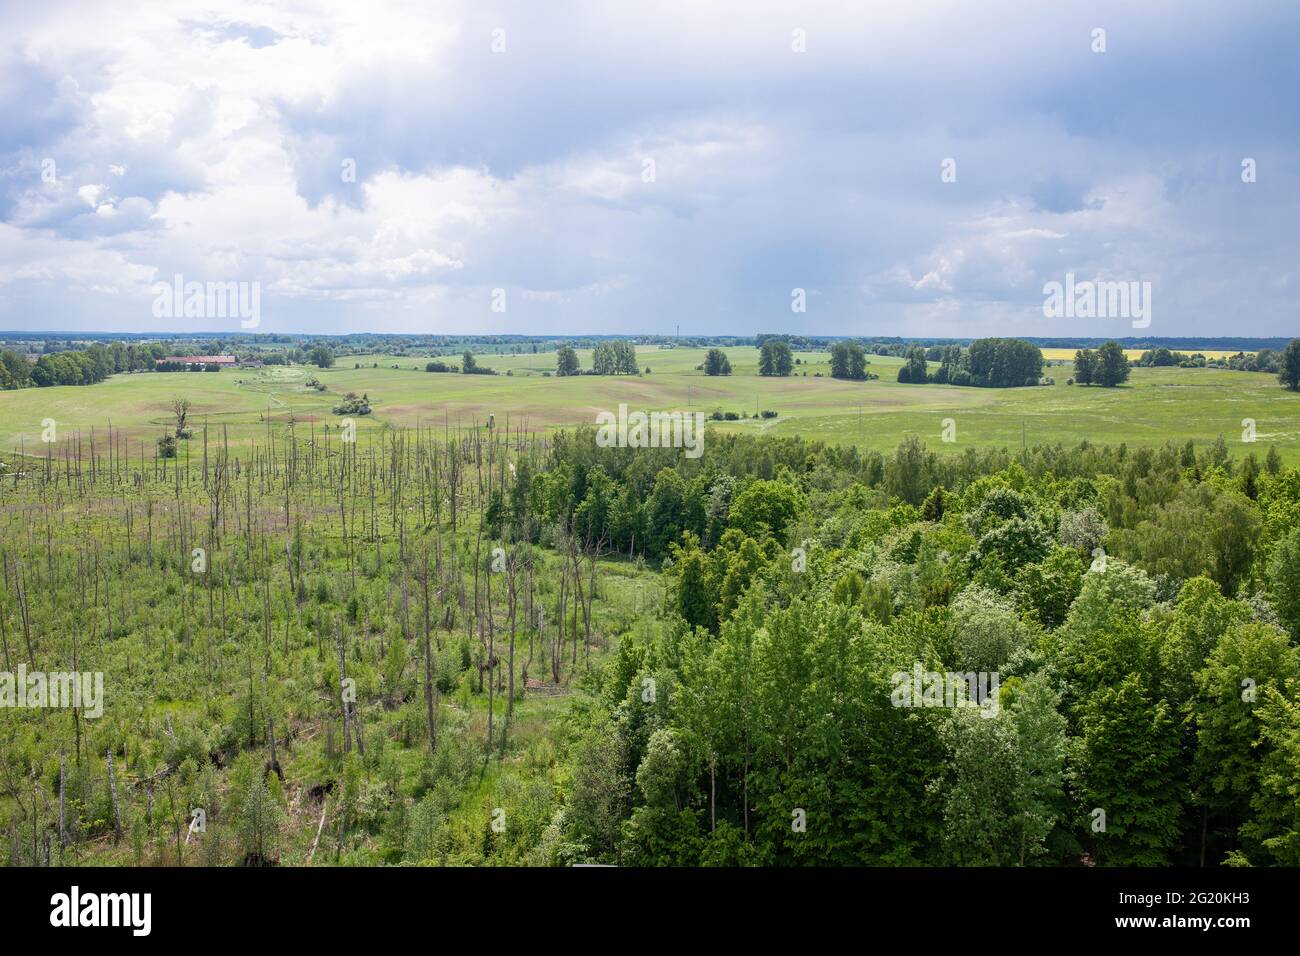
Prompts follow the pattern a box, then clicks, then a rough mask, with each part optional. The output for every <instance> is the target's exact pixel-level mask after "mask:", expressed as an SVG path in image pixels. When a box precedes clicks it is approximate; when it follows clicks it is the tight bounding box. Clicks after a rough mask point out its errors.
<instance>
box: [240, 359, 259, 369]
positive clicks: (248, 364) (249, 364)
mask: <svg viewBox="0 0 1300 956" xmlns="http://www.w3.org/2000/svg"><path fill="white" fill-rule="evenodd" d="M239 367H240V368H261V367H262V360H261V359H244V361H242V362H240V363H239Z"/></svg>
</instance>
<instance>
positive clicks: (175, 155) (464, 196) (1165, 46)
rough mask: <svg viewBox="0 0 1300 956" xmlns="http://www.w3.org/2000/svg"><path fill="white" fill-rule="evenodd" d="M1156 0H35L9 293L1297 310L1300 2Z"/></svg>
mask: <svg viewBox="0 0 1300 956" xmlns="http://www.w3.org/2000/svg"><path fill="white" fill-rule="evenodd" d="M1131 6H1132V5H1131V4H1120V3H1104V4H1101V5H1100V6H1099V5H1097V4H1088V5H1084V4H1082V3H1063V4H1051V5H1044V4H1041V3H1037V2H1030V0H1014V2H1012V0H1008V2H1004V3H1000V4H993V5H986V4H979V5H975V4H969V3H958V2H955V0H954V2H931V3H921V4H899V5H881V6H879V7H877V6H876V5H874V4H873V5H866V4H862V5H858V4H825V5H821V6H817V7H815V8H813V9H810V10H805V9H800V8H799V7H797V6H792V5H789V4H784V3H777V2H750V3H745V4H740V3H723V4H698V3H691V2H687V0H674V2H671V3H667V4H660V5H654V6H653V7H646V6H644V5H642V6H640V7H636V6H627V5H622V4H606V5H593V4H584V3H578V2H557V3H548V4H545V5H535V4H524V3H508V4H507V3H500V4H493V3H490V2H489V3H486V4H485V3H481V2H470V0H465V2H460V3H449V4H439V5H430V4H427V3H423V2H415V0H412V2H371V3H367V4H357V3H353V2H345V0H332V2H323V3H322V2H311V3H308V2H269V0H268V2H255V0H219V2H217V3H215V4H214V3H213V2H212V0H179V2H174V3H168V4H159V3H156V2H145V0H137V2H127V3H123V4H112V5H106V4H102V3H94V2H60V0H53V2H49V3H45V4H40V5H25V6H23V7H21V8H18V7H14V6H12V5H11V6H10V7H6V8H5V11H4V12H3V13H0V27H3V29H0V37H3V38H4V39H0V49H3V56H2V57H0V64H4V65H0V109H3V111H4V113H5V115H6V120H7V124H6V126H7V128H6V129H5V130H4V131H0V327H3V328H14V329H36V328H62V329H66V328H87V329H96V328H99V329H109V328H112V329H149V328H159V327H161V326H160V325H159V323H158V320H155V319H154V318H153V317H152V314H151V311H150V303H151V298H152V297H151V294H150V286H151V284H152V283H153V282H155V281H157V280H159V279H163V280H170V279H171V277H172V276H173V275H175V274H178V273H179V274H183V275H185V276H186V277H187V278H189V279H196V280H201V281H202V280H218V281H231V280H242V281H257V282H259V283H261V286H262V302H263V305H262V312H263V325H262V329H263V330H264V331H287V330H307V331H347V330H354V329H366V330H393V331H449V330H463V329H481V330H486V331H518V332H526V331H537V330H546V331H555V332H564V331H567V332H584V331H628V332H634V331H646V332H651V331H668V330H671V329H672V328H673V327H674V326H675V325H676V324H678V323H680V324H681V325H682V326H683V327H684V328H688V329H694V330H698V331H702V332H720V333H724V332H732V333H740V334H744V333H750V332H753V331H757V330H765V329H774V328H791V327H793V324H794V322H795V320H797V321H798V322H799V323H800V324H801V325H802V327H803V328H804V329H805V330H807V331H809V332H814V333H829V334H947V335H978V334H985V333H989V332H1001V333H1007V332H1017V333H1022V334H1042V335H1047V334H1120V333H1121V331H1122V330H1121V329H1119V328H1110V327H1102V326H1100V325H1099V326H1098V327H1097V328H1096V329H1085V328H1080V327H1079V325H1078V323H1077V322H1076V323H1071V324H1069V325H1066V324H1064V323H1054V322H1052V321H1049V320H1045V319H1044V318H1043V317H1042V313H1041V303H1042V291H1041V290H1042V285H1043V283H1044V282H1046V281H1052V280H1059V279H1060V278H1062V277H1063V275H1064V273H1065V272H1067V271H1070V272H1074V273H1076V274H1078V275H1080V276H1087V277H1096V278H1117V279H1120V278H1128V279H1136V278H1143V279H1149V280H1151V281H1152V282H1153V285H1154V290H1155V291H1154V297H1155V301H1156V316H1157V318H1156V322H1155V324H1153V326H1152V327H1151V329H1150V330H1149V331H1150V332H1151V333H1153V334H1225V333H1229V332H1231V333H1234V334H1248V333H1254V334H1288V333H1289V332H1291V331H1293V330H1292V329H1291V328H1290V327H1289V322H1290V320H1291V318H1292V316H1293V314H1294V306H1293V301H1294V292H1295V287H1296V281H1297V274H1296V270H1297V268H1298V267H1297V265H1296V262H1297V256H1296V254H1295V253H1296V251H1297V248H1296V240H1295V238H1294V228H1293V223H1294V220H1295V218H1296V213H1297V211H1298V210H1297V206H1298V205H1300V198H1298V193H1297V190H1296V189H1295V188H1294V183H1295V181H1296V176H1297V175H1300V161H1298V160H1297V159H1296V155H1297V152H1296V149H1295V147H1296V141H1297V138H1298V137H1297V133H1298V132H1300V130H1298V129H1297V125H1298V124H1297V120H1296V115H1297V114H1296V111H1295V110H1294V106H1293V104H1292V103H1291V102H1290V100H1289V97H1290V96H1291V95H1293V93H1283V92H1281V91H1284V90H1289V91H1293V90H1294V89H1295V88H1297V86H1298V85H1300V84H1297V83H1296V79H1297V67H1296V63H1295V60H1294V58H1293V57H1291V56H1290V55H1289V53H1287V52H1286V51H1285V50H1283V49H1281V48H1279V47H1278V45H1277V44H1276V43H1275V42H1274V38H1275V37H1277V36H1281V35H1286V34H1287V32H1288V31H1289V32H1290V34H1291V35H1294V33H1295V28H1296V26H1297V24H1298V22H1300V14H1298V13H1297V12H1296V11H1295V9H1294V8H1293V7H1290V6H1288V5H1285V4H1282V3H1276V4H1270V3H1263V4H1258V5H1253V6H1251V7H1249V8H1245V9H1239V10H1235V11H1228V10H1226V9H1224V8H1218V7H1214V6H1205V7H1199V6H1198V8H1197V15H1196V16H1191V15H1188V14H1187V13H1186V12H1185V7H1186V4H1185V3H1176V2H1174V0H1160V2H1153V3H1148V4H1144V5H1142V7H1141V9H1140V10H1133V9H1130V7H1131ZM1097 26H1103V27H1104V28H1105V29H1106V30H1107V52H1106V53H1105V54H1095V53H1093V52H1092V51H1091V49H1090V37H1091V31H1092V29H1093V28H1095V27H1097ZM498 31H500V32H498ZM797 31H801V32H797ZM800 39H802V42H803V43H804V45H805V48H806V52H796V51H795V50H794V49H792V46H794V45H797V43H796V41H797V40H800ZM494 42H495V43H497V45H498V46H500V44H502V43H504V51H503V52H494V51H493V44H494ZM11 117H12V120H10V118H11ZM1246 156H1251V157H1254V158H1255V159H1256V161H1257V163H1258V169H1259V178H1258V182H1256V183H1252V184H1245V183H1242V182H1241V178H1240V168H1239V167H1240V162H1241V160H1242V158H1243V157H1246ZM945 159H953V160H955V168H956V171H957V176H956V181H955V182H942V181H941V179H940V171H941V163H942V162H943V160H945ZM795 287H800V288H806V289H810V290H815V294H811V295H810V305H809V311H808V313H806V314H804V315H799V316H794V315H791V313H790V312H789V302H790V290H791V289H792V288H795ZM495 289H504V290H506V293H507V301H508V308H507V311H506V312H504V313H501V312H494V311H492V309H491V302H492V294H493V290H495ZM199 324H200V325H204V326H205V328H213V327H214V326H213V324H212V323H210V322H209V323H203V322H200V323H199Z"/></svg>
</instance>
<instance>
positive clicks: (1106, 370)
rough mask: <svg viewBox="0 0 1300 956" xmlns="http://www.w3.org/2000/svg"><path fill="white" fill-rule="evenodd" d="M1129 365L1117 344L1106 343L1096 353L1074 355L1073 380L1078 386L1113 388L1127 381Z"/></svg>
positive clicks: (1087, 352)
mask: <svg viewBox="0 0 1300 956" xmlns="http://www.w3.org/2000/svg"><path fill="white" fill-rule="evenodd" d="M1128 376H1129V364H1128V359H1127V358H1126V357H1125V356H1124V350H1123V349H1122V348H1120V345H1119V343H1118V342H1113V341H1112V342H1106V343H1105V344H1104V345H1102V346H1101V347H1100V348H1099V349H1097V350H1096V351H1093V350H1092V349H1080V350H1079V351H1077V352H1075V353H1074V380H1075V381H1076V382H1077V383H1078V384H1080V385H1101V386H1103V387H1105V388H1113V387H1115V386H1116V385H1119V384H1121V383H1123V382H1127V381H1128Z"/></svg>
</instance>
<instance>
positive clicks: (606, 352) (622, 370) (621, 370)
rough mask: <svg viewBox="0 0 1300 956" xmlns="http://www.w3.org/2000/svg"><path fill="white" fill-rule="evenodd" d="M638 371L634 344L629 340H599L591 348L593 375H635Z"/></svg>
mask: <svg viewBox="0 0 1300 956" xmlns="http://www.w3.org/2000/svg"><path fill="white" fill-rule="evenodd" d="M640 371H641V369H640V367H639V366H638V365H637V362H636V346H634V345H633V344H632V343H631V342H625V341H622V340H618V341H614V342H601V343H600V344H599V345H597V346H596V347H595V349H593V350H592V353H591V374H593V375H636V374H638V373H639V372H640Z"/></svg>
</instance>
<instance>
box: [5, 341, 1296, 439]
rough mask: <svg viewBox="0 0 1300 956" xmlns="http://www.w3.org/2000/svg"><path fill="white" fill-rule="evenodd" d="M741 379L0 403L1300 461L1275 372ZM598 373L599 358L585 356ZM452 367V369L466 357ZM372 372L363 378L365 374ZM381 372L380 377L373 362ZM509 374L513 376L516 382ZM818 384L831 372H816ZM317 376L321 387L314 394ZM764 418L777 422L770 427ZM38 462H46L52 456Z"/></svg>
mask: <svg viewBox="0 0 1300 956" xmlns="http://www.w3.org/2000/svg"><path fill="white" fill-rule="evenodd" d="M726 351H727V352H728V354H729V356H730V358H731V362H732V366H733V368H734V372H733V374H732V375H731V376H728V377H713V378H711V377H708V376H706V375H704V373H703V372H702V371H699V370H697V368H696V366H698V365H699V364H700V363H701V362H702V361H703V357H704V350H703V349H680V350H657V349H647V348H642V349H640V350H639V351H638V357H639V360H640V364H641V365H642V367H649V368H650V374H648V375H642V376H640V377H637V378H632V377H604V376H599V377H598V376H585V375H584V376H580V377H575V378H555V377H548V376H546V375H544V374H543V373H544V372H549V371H551V370H552V369H553V368H554V362H555V356H554V353H541V354H537V355H532V354H528V355H494V354H490V353H489V354H484V355H480V356H479V358H478V360H479V364H480V365H484V366H488V367H491V368H495V369H497V370H498V371H499V372H500V373H501V374H499V375H496V376H487V375H473V376H471V375H459V374H443V373H428V372H425V371H424V365H425V362H426V361H427V359H426V358H424V357H415V356H403V357H393V356H386V357H377V356H363V357H360V358H358V357H353V356H344V357H342V358H341V359H340V360H339V363H338V365H337V366H335V367H334V368H331V369H326V370H323V371H322V370H319V369H316V368H314V367H310V366H296V367H289V368H285V367H269V366H268V367H267V368H265V369H261V370H251V369H227V370H224V371H222V372H219V373H208V372H202V373H198V372H196V373H167V374H155V373H143V374H134V375H118V376H115V377H113V378H111V379H109V380H107V381H105V382H102V383H100V384H98V385H92V386H61V387H54V388H28V389H23V390H20V391H9V392H0V449H4V450H6V451H10V450H14V451H16V450H18V449H19V448H20V447H21V448H24V449H26V450H27V451H28V453H31V451H32V449H33V446H37V447H38V448H39V445H40V435H41V428H42V425H41V423H42V421H43V420H44V419H47V418H53V419H54V420H55V422H56V423H57V428H58V436H59V438H60V440H61V441H66V440H68V439H69V438H71V437H73V436H75V435H76V434H77V433H78V432H80V434H81V438H82V441H83V448H84V447H85V446H84V443H85V442H86V440H87V439H88V438H89V435H90V430H91V429H92V428H93V429H95V434H96V437H97V440H98V439H99V437H100V436H102V435H103V434H104V433H105V432H106V430H107V428H108V426H109V425H110V424H111V426H112V427H113V429H114V432H115V433H118V434H122V435H125V436H126V437H127V439H128V440H129V441H130V442H131V443H132V446H133V454H134V453H135V451H134V446H135V444H136V443H139V442H144V443H145V446H146V448H148V447H149V446H150V445H151V444H152V441H153V439H154V438H156V437H157V436H159V435H160V434H162V432H163V430H164V428H165V427H166V425H167V423H168V422H169V421H170V418H171V413H170V411H169V408H168V406H169V403H170V400H171V399H172V398H173V397H175V396H180V395H183V396H185V397H187V398H189V399H190V401H191V402H192V405H193V409H192V412H191V421H192V422H193V424H194V425H195V426H196V427H197V429H199V430H196V437H200V436H201V434H202V432H201V429H202V428H203V427H204V425H205V423H206V425H207V427H208V428H209V429H210V432H209V438H210V439H211V440H220V439H221V436H222V433H223V432H224V433H225V434H226V435H227V436H228V438H229V440H230V442H231V443H232V444H242V443H246V442H248V441H251V440H253V439H254V438H255V437H264V436H265V433H266V430H267V429H268V427H269V428H271V429H273V430H280V431H282V430H283V429H285V428H286V427H287V426H288V424H289V423H290V422H294V423H296V427H297V429H298V430H299V434H302V433H303V432H304V431H309V430H311V429H312V428H320V427H321V426H322V424H324V423H331V422H332V423H337V422H338V420H339V416H335V415H333V414H332V412H331V409H332V407H333V406H334V404H335V403H337V402H338V400H339V398H340V397H341V396H342V395H343V394H345V393H347V392H357V393H358V394H361V393H365V394H367V395H369V397H370V399H371V402H372V405H373V408H374V413H373V414H372V415H370V416H368V417H365V418H362V419H360V420H359V422H358V425H359V427H360V428H363V429H364V428H376V427H381V426H383V425H385V424H393V425H405V426H412V425H416V424H422V425H424V426H426V427H428V426H439V427H440V426H442V425H443V424H444V423H447V424H449V425H452V426H455V425H456V424H457V423H459V424H461V425H463V426H468V425H471V424H473V423H475V422H483V421H485V420H486V419H487V417H488V415H490V414H492V415H495V416H496V418H497V421H498V423H499V424H501V425H505V424H506V423H507V422H508V423H509V424H510V426H511V427H512V428H519V427H524V428H526V429H528V430H529V431H534V432H536V431H544V430H548V429H554V428H558V427H564V426H571V425H575V424H579V423H584V422H585V423H590V422H594V420H595V418H596V415H597V414H598V413H599V412H600V411H602V410H615V409H617V407H618V405H619V404H620V403H624V402H625V403H627V405H628V406H629V408H630V409H633V410H635V409H643V410H647V411H652V410H656V409H659V410H686V409H693V410H703V411H705V412H712V411H713V410H715V409H718V410H722V411H733V412H738V413H744V414H746V415H747V416H748V418H747V419H746V420H743V421H737V422H726V423H723V422H710V423H709V426H708V427H709V428H710V429H719V430H730V431H748V432H765V433H770V434H776V435H801V436H803V437H806V438H812V439H820V440H822V441H827V442H832V443H855V444H857V445H860V446H861V447H863V448H867V449H874V450H880V451H884V450H888V449H892V448H893V447H895V446H896V445H897V444H898V441H899V440H900V438H901V437H902V436H904V435H906V434H916V435H920V436H921V437H922V438H924V439H925V440H926V441H927V442H929V443H930V444H932V446H933V447H935V448H937V449H939V450H945V449H949V450H957V451H960V450H961V449H963V448H965V447H969V446H975V447H989V446H993V447H1001V446H1007V447H1014V446H1017V445H1019V444H1021V442H1022V441H1024V442H1025V443H1027V444H1031V445H1032V444H1036V443H1054V442H1062V443H1064V444H1075V443H1078V442H1080V441H1084V440H1087V441H1090V442H1094V443H1118V442H1128V443H1129V444H1130V445H1135V444H1161V443H1163V442H1165V441H1166V440H1170V439H1172V440H1176V441H1179V442H1183V441H1186V440H1188V439H1192V440H1194V441H1196V442H1197V443H1204V442H1212V441H1214V440H1215V439H1216V438H1217V437H1218V436H1220V435H1222V436H1223V437H1224V439H1225V440H1226V441H1227V442H1228V444H1229V447H1230V448H1232V449H1234V453H1239V452H1240V451H1242V450H1243V448H1244V447H1245V446H1243V444H1242V443H1241V441H1240V439H1241V435H1242V427H1243V426H1242V419H1245V418H1251V419H1254V421H1255V423H1256V426H1255V427H1256V434H1257V440H1258V442H1259V445H1260V447H1261V448H1266V447H1268V446H1270V445H1276V446H1277V448H1278V450H1279V452H1280V453H1281V454H1282V456H1283V459H1284V460H1286V461H1287V462H1300V396H1297V395H1294V394H1290V393H1287V392H1286V391H1285V390H1283V389H1282V388H1281V387H1280V386H1279V385H1278V383H1277V381H1276V379H1275V377H1274V376H1271V375H1266V374H1261V373H1253V372H1234V371H1227V370H1220V369H1178V368H1162V369H1150V368H1135V369H1133V371H1132V377H1131V379H1130V381H1129V383H1128V384H1127V385H1125V386H1121V387H1119V388H1114V389H1102V388H1096V387H1090V388H1084V387H1079V386H1069V385H1066V384H1065V382H1066V379H1067V378H1068V377H1069V376H1070V374H1071V368H1070V367H1069V366H1068V365H1050V366H1048V368H1047V374H1049V375H1051V376H1053V377H1054V378H1055V379H1056V384H1055V385H1054V386H1044V387H1037V388H1015V389H981V388H956V387H947V386H941V385H900V384H898V383H897V382H896V381H895V380H894V379H895V377H896V375H897V368H898V366H899V364H900V360H899V359H894V358H887V357H881V356H871V357H870V358H871V365H870V366H869V368H870V370H871V371H873V372H874V373H876V374H877V375H879V376H880V379H879V380H877V381H870V382H847V381H838V380H833V379H831V378H830V377H829V356H828V355H827V354H826V353H824V352H813V353H797V355H796V357H797V358H798V359H799V361H800V364H798V365H796V367H795V369H796V374H795V375H794V376H792V377H790V378H762V377H760V376H759V375H758V374H757V354H758V353H757V350H755V349H752V348H733V349H728V350H726ZM579 357H580V360H581V362H582V365H583V367H584V368H587V367H590V364H591V354H590V352H579ZM450 361H452V362H454V361H455V359H454V358H453V359H451V360H450ZM358 362H361V363H362V364H363V366H364V367H361V368H356V367H354V366H355V365H356V364H357V363H358ZM376 363H377V365H378V367H373V366H374V365H375V364H376ZM507 371H508V372H510V373H511V374H509V375H507V374H505V373H506V372H507ZM818 373H820V374H821V377H818ZM312 376H316V377H317V378H319V380H320V381H321V383H323V384H324V385H325V386H326V389H327V390H326V391H324V392H320V391H317V390H315V389H313V388H309V387H307V386H306V385H305V382H306V381H307V380H308V379H309V378H311V377H312ZM760 410H771V411H775V412H777V413H778V417H777V418H775V419H756V418H755V417H754V416H755V414H756V412H758V411H760ZM945 418H952V419H953V420H954V421H955V423H956V429H957V441H956V443H955V444H952V445H943V444H941V442H940V432H941V430H942V427H943V424H942V423H943V419H945ZM37 453H40V452H39V451H38V452H37Z"/></svg>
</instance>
